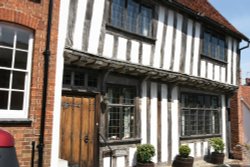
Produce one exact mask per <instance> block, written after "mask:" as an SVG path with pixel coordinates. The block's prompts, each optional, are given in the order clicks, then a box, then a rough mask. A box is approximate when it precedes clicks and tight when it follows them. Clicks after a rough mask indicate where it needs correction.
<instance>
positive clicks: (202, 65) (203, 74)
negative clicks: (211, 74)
mask: <svg viewBox="0 0 250 167" xmlns="http://www.w3.org/2000/svg"><path fill="white" fill-rule="evenodd" d="M206 71H207V66H206V61H205V60H201V77H202V78H205V77H206Z"/></svg>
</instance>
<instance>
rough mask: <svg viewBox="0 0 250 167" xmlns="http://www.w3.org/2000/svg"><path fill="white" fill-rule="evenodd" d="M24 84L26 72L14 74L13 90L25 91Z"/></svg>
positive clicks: (15, 72)
mask: <svg viewBox="0 0 250 167" xmlns="http://www.w3.org/2000/svg"><path fill="white" fill-rule="evenodd" d="M24 83H25V72H17V71H14V72H13V83H12V88H13V89H20V90H24Z"/></svg>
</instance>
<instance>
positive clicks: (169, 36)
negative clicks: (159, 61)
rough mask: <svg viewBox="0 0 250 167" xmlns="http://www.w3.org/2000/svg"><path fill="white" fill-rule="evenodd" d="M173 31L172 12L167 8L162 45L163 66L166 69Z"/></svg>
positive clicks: (169, 60)
mask: <svg viewBox="0 0 250 167" xmlns="http://www.w3.org/2000/svg"><path fill="white" fill-rule="evenodd" d="M173 31H174V12H173V11H172V10H168V25H167V33H166V37H165V38H166V41H165V46H164V48H165V52H164V59H163V68H164V69H167V70H169V68H170V63H171V55H172V42H173Z"/></svg>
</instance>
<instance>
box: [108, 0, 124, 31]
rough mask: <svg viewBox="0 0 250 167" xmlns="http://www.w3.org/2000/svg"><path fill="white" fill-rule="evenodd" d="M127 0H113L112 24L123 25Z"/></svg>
mask: <svg viewBox="0 0 250 167" xmlns="http://www.w3.org/2000/svg"><path fill="white" fill-rule="evenodd" d="M124 10H125V0H113V3H112V12H111V24H112V25H114V26H116V27H121V28H122V27H123V26H124V25H123V22H124V20H125V16H124V14H123V13H124Z"/></svg>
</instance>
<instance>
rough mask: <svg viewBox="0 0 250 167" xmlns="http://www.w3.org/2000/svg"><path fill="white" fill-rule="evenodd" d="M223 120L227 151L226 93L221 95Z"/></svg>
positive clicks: (223, 136) (223, 133)
mask: <svg viewBox="0 0 250 167" xmlns="http://www.w3.org/2000/svg"><path fill="white" fill-rule="evenodd" d="M221 121H222V139H223V141H224V143H225V149H224V152H225V153H227V144H226V143H227V123H226V121H227V113H226V99H225V95H221Z"/></svg>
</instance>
